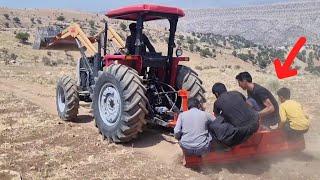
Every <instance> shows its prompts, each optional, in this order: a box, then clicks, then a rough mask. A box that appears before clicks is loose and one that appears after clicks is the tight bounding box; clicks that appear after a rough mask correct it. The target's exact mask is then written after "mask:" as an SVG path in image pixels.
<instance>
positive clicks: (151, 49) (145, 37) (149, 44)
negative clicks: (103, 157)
mask: <svg viewBox="0 0 320 180" xmlns="http://www.w3.org/2000/svg"><path fill="white" fill-rule="evenodd" d="M143 43H144V44H145V45H146V46H147V48H148V50H149V52H153V53H155V52H156V50H155V49H154V47H153V46H152V44H151V42H150V41H149V39H148V37H147V36H146V35H144V34H143Z"/></svg>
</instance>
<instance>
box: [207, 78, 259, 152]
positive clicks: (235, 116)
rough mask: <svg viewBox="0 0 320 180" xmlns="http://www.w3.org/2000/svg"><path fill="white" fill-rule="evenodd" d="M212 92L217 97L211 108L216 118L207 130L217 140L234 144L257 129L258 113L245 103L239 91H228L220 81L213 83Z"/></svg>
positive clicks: (243, 139)
mask: <svg viewBox="0 0 320 180" xmlns="http://www.w3.org/2000/svg"><path fill="white" fill-rule="evenodd" d="M212 92H213V93H214V94H215V96H216V97H217V100H216V102H215V103H214V108H213V109H214V110H213V111H214V114H215V115H216V116H217V118H216V120H214V121H212V122H210V124H209V130H210V131H211V132H212V133H213V135H212V136H213V137H214V138H216V140H217V141H220V142H221V143H222V144H225V145H227V146H234V145H237V144H240V143H242V142H243V141H245V140H246V139H248V138H249V137H250V136H251V135H252V134H253V133H254V132H256V131H257V130H258V127H259V124H258V120H259V116H258V113H257V112H255V111H253V110H252V109H250V108H249V107H248V106H247V105H246V99H245V97H244V96H243V95H242V94H241V93H240V92H237V91H229V92H228V91H227V89H226V87H225V85H224V84H222V83H216V84H214V85H213V87H212Z"/></svg>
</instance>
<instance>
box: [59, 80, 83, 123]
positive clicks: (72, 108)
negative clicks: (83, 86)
mask: <svg viewBox="0 0 320 180" xmlns="http://www.w3.org/2000/svg"><path fill="white" fill-rule="evenodd" d="M56 105H57V111H58V114H59V116H60V118H61V119H62V120H65V121H68V120H72V119H75V118H77V115H78V109H79V95H78V91H77V85H76V82H75V81H73V80H72V79H71V78H70V77H69V76H63V77H62V78H60V79H59V80H58V82H57V89H56Z"/></svg>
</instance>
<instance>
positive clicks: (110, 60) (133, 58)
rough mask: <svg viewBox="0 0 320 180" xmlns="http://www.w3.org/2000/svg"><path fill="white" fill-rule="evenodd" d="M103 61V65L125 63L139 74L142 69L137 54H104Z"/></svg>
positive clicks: (139, 57)
mask: <svg viewBox="0 0 320 180" xmlns="http://www.w3.org/2000/svg"><path fill="white" fill-rule="evenodd" d="M104 62H105V63H104V64H105V66H109V65H110V64H115V63H118V64H123V65H126V66H128V67H131V68H134V69H135V70H137V71H138V73H139V74H140V73H141V70H142V59H141V56H139V55H106V56H105V57H104Z"/></svg>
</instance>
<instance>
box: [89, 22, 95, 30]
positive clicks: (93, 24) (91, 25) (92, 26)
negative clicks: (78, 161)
mask: <svg viewBox="0 0 320 180" xmlns="http://www.w3.org/2000/svg"><path fill="white" fill-rule="evenodd" d="M89 25H90V27H91V28H92V29H95V27H94V26H95V23H94V21H93V20H90V21H89Z"/></svg>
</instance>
